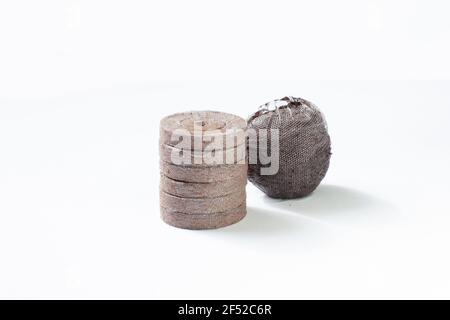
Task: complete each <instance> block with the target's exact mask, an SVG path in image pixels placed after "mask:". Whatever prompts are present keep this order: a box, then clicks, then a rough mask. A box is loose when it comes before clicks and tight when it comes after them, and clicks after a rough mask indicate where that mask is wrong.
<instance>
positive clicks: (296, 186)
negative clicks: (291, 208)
mask: <svg viewBox="0 0 450 320" xmlns="http://www.w3.org/2000/svg"><path fill="white" fill-rule="evenodd" d="M272 103H273V104H274V105H275V109H273V110H270V109H269V108H263V109H262V110H259V111H258V112H256V113H255V114H253V115H252V116H251V117H250V118H249V120H248V131H249V132H250V131H252V132H256V134H257V139H258V141H260V140H259V139H260V138H261V136H262V135H266V134H267V136H270V135H273V133H274V132H275V131H277V130H278V132H279V153H278V155H275V154H272V153H275V152H272V151H273V150H272V147H271V145H261V144H259V143H258V144H255V141H253V142H250V140H249V146H248V150H249V154H251V153H252V152H255V151H256V152H259V153H260V154H261V153H263V154H271V157H274V156H278V159H279V170H278V172H277V173H276V174H269V175H264V174H262V173H261V172H262V171H261V169H262V168H264V167H266V166H267V164H263V163H262V162H261V161H260V160H258V161H257V163H250V164H249V171H248V177H249V180H250V181H251V182H252V183H253V184H254V185H255V186H256V187H258V188H259V189H261V190H262V191H263V192H265V193H266V194H267V195H268V196H270V197H273V198H282V199H291V198H300V197H304V196H307V195H309V194H310V193H311V192H313V191H314V190H315V189H316V188H317V186H318V185H319V184H320V182H321V181H322V179H323V178H324V177H325V174H326V173H327V170H328V167H329V164H330V157H331V142H330V136H329V134H328V128H327V124H326V121H325V118H324V116H323V114H322V113H321V112H320V110H319V109H318V108H317V107H316V106H315V105H314V104H312V103H311V102H309V101H307V100H304V99H301V98H292V97H285V98H283V99H280V100H275V101H274V102H272ZM266 106H269V104H266ZM269 141H270V140H269Z"/></svg>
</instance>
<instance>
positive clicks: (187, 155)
mask: <svg viewBox="0 0 450 320" xmlns="http://www.w3.org/2000/svg"><path fill="white" fill-rule="evenodd" d="M159 154H160V157H161V160H163V161H165V162H169V163H173V160H174V159H175V160H176V161H180V162H182V164H185V165H190V164H201V165H223V164H236V163H243V162H245V157H246V146H245V144H243V145H240V146H238V147H235V148H231V149H227V150H216V151H214V152H212V151H195V150H192V151H189V150H188V151H187V152H186V151H184V150H180V149H177V148H175V147H173V146H169V145H166V144H161V145H160V148H159ZM174 164H178V163H174Z"/></svg>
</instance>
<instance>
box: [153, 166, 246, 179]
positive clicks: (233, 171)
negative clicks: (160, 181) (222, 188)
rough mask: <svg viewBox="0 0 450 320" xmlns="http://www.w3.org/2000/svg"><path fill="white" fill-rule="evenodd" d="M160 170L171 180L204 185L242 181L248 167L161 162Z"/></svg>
mask: <svg viewBox="0 0 450 320" xmlns="http://www.w3.org/2000/svg"><path fill="white" fill-rule="evenodd" d="M160 168H161V173H162V174H164V175H165V176H167V177H169V178H171V179H173V180H178V181H184V182H200V183H206V182H219V181H225V180H229V179H242V178H243V177H246V176H247V170H248V165H247V163H246V164H233V165H220V166H177V165H174V164H172V163H169V162H164V161H161V162H160Z"/></svg>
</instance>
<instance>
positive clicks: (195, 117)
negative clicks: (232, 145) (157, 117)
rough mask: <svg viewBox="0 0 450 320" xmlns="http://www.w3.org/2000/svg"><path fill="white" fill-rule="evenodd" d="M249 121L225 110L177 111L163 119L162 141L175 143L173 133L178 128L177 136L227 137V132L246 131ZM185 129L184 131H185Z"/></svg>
mask: <svg viewBox="0 0 450 320" xmlns="http://www.w3.org/2000/svg"><path fill="white" fill-rule="evenodd" d="M246 128H247V122H246V120H245V119H243V118H241V117H239V116H236V115H233V114H229V113H224V112H217V111H190V112H183V113H176V114H173V115H170V116H167V117H165V118H163V119H162V120H161V123H160V129H161V142H162V143H164V144H167V145H174V143H175V142H177V141H178V140H177V141H173V139H172V134H173V133H174V132H175V131H176V130H180V129H181V131H179V132H176V134H177V136H178V137H179V136H186V135H188V136H190V137H196V136H201V137H203V138H204V139H205V140H207V139H209V138H210V137H225V136H226V135H227V134H230V135H231V134H235V131H245V130H246ZM183 131H184V132H183Z"/></svg>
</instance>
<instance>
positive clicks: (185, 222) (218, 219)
mask: <svg viewBox="0 0 450 320" xmlns="http://www.w3.org/2000/svg"><path fill="white" fill-rule="evenodd" d="M246 214H247V210H246V204H245V201H244V203H242V204H241V205H240V206H239V207H237V208H234V209H231V210H228V211H224V212H218V213H210V214H196V215H192V214H186V213H182V212H177V211H174V210H170V209H167V208H163V207H161V218H162V220H163V221H164V222H165V223H167V224H168V225H171V226H173V227H176V228H182V229H190V230H207V229H218V228H223V227H227V226H230V225H232V224H235V223H237V222H239V221H241V220H242V219H243V218H244V217H245V215H246Z"/></svg>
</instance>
